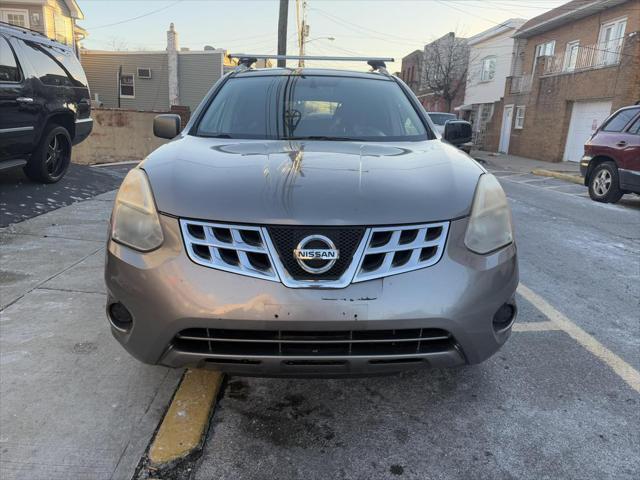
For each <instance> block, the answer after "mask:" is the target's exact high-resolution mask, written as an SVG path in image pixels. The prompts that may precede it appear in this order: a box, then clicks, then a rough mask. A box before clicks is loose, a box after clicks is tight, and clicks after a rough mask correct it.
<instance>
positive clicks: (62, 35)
mask: <svg viewBox="0 0 640 480" xmlns="http://www.w3.org/2000/svg"><path fill="white" fill-rule="evenodd" d="M53 30H54V32H55V36H56V40H57V41H58V42H60V43H64V44H65V45H69V44H70V43H71V19H69V18H68V17H65V16H64V15H58V14H57V13H54V15H53Z"/></svg>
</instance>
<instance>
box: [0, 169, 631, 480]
mask: <svg viewBox="0 0 640 480" xmlns="http://www.w3.org/2000/svg"><path fill="white" fill-rule="evenodd" d="M489 167H490V168H492V169H493V170H494V173H495V174H496V175H498V176H499V177H500V179H501V182H502V184H503V186H504V188H505V191H506V192H507V195H508V196H509V199H510V201H511V206H512V210H513V217H514V223H515V228H516V237H517V241H518V248H519V258H520V271H521V282H522V283H521V286H520V288H519V294H518V302H519V310H520V312H519V319H518V323H517V324H516V326H515V331H514V332H513V334H512V337H511V339H510V340H509V341H508V342H507V344H506V345H505V347H504V348H503V349H502V350H501V351H500V352H498V354H496V355H495V356H494V357H492V358H491V359H489V360H488V361H487V362H485V363H483V364H480V365H476V366H473V367H466V368H458V369H452V370H441V369H434V370H417V371H414V372H408V373H404V374H402V375H396V376H386V377H375V378H362V379H341V380H326V379H325V380H320V379H313V380H310V379H306V380H299V379H297V380H294V379H258V378H242V377H233V376H232V377H227V378H226V380H225V382H224V384H223V386H222V389H221V391H220V394H219V396H218V402H217V404H215V407H214V409H213V415H212V417H211V423H210V426H209V429H208V433H207V435H206V438H205V439H204V443H203V445H202V451H201V452H196V454H195V455H192V456H191V457H190V459H189V461H188V462H187V463H183V464H181V465H180V466H179V468H176V469H173V470H167V471H165V472H159V473H156V474H151V475H150V474H149V472H148V471H143V470H141V469H140V466H141V465H142V464H143V459H144V458H145V452H147V451H148V449H149V447H150V444H151V442H152V438H153V437H154V432H156V431H157V430H158V425H159V423H160V422H161V420H162V419H163V417H165V418H166V416H165V414H166V412H167V409H168V405H169V404H170V403H171V402H172V398H174V392H175V391H176V387H177V385H178V382H179V380H180V376H181V374H182V371H180V370H168V369H165V368H162V367H151V366H146V365H142V364H140V363H139V362H137V361H136V360H134V359H132V358H131V357H129V356H128V355H127V354H126V353H125V352H124V350H122V348H121V347H120V346H119V345H118V344H117V342H115V340H113V339H112V338H111V335H110V332H109V328H108V325H107V322H106V319H105V315H104V303H105V299H106V296H105V290H104V283H103V280H102V274H103V258H104V241H105V237H106V234H107V223H108V217H109V212H110V210H111V205H112V202H113V198H114V195H115V192H114V191H113V190H111V189H110V191H108V192H106V193H102V194H98V193H99V192H100V191H102V190H103V189H106V188H107V187H108V186H109V185H111V184H110V183H109V182H111V181H112V180H111V179H112V178H116V180H114V182H115V183H116V184H117V183H118V182H119V181H120V180H119V179H120V178H122V176H123V175H124V173H125V172H126V170H128V168H130V166H127V167H117V168H114V170H115V171H112V172H109V171H108V170H103V169H94V168H92V169H91V170H84V169H82V174H83V175H91V176H93V175H95V174H96V172H97V173H98V175H100V176H101V178H102V180H103V181H104V183H100V181H99V180H96V181H97V184H94V185H95V188H93V190H88V191H87V196H90V197H91V198H90V199H83V198H84V197H77V199H76V198H71V196H69V198H68V201H69V202H73V203H71V204H70V205H68V206H64V207H62V208H58V209H51V211H49V212H47V213H44V214H41V215H36V214H37V213H38V212H37V211H35V210H31V211H28V212H25V213H24V215H27V216H30V217H31V218H29V219H27V220H24V221H21V222H18V223H12V224H11V225H10V226H9V227H6V228H1V229H0V240H1V241H2V252H1V253H2V259H1V260H0V270H1V272H0V287H1V295H0V373H1V376H0V380H1V381H0V397H1V401H0V424H1V425H2V428H1V431H0V452H1V453H0V478H2V479H30V480H38V479H43V480H44V479H46V480H56V479H60V480H63V479H64V480H69V479H73V480H75V479H91V480H95V479H105V480H106V479H131V478H159V479H163V480H169V479H189V480H205V479H206V480H210V479H243V480H244V479H247V480H251V479H256V480H258V479H260V480H261V479H265V480H266V479H269V480H271V479H274V478H282V479H305V480H306V479H326V478H332V479H334V478H335V479H363V480H364V479H367V480H368V479H421V480H422V479H469V478H473V479H512V478H513V479H516V478H517V479H530V478H535V479H585V478H597V479H626V478H629V479H632V478H633V479H635V478H638V473H639V472H640V457H639V455H638V452H639V451H640V428H639V425H640V374H639V373H638V370H640V322H639V320H640V318H639V315H638V299H639V298H640V281H639V280H640V197H637V196H635V197H634V196H627V197H625V199H624V200H623V202H621V203H620V204H618V205H603V204H597V203H594V202H592V201H591V200H590V199H589V198H588V196H587V194H586V189H585V188H584V187H582V186H580V185H575V184H568V183H566V182H563V181H561V180H557V179H545V178H541V177H536V176H533V175H529V174H526V173H517V172H513V171H506V170H501V169H500V167H499V166H493V167H492V166H489ZM85 168H89V167H85ZM120 169H121V170H120ZM105 175H107V176H105ZM117 177H118V178H117ZM86 178H89V177H86ZM91 178H94V177H91ZM95 178H96V179H97V177H95ZM71 179H73V177H71ZM2 185H3V190H4V185H5V184H2ZM68 186H69V185H68ZM31 188H35V187H34V186H30V185H27V184H23V185H22V186H21V187H17V189H16V192H18V193H11V195H14V197H12V199H11V200H10V202H9V203H10V204H11V205H13V204H14V203H15V200H14V199H15V198H19V197H21V196H24V195H26V192H27V191H31V190H29V189H31ZM73 188H74V189H78V188H84V186H83V184H82V180H79V181H78V182H77V183H76V184H74V186H73ZM111 188H113V187H111ZM63 190H64V189H63ZM20 192H22V193H20ZM3 193H4V192H3ZM38 194H40V193H38ZM97 194H98V195H97ZM16 195H17V196H16ZM43 195H45V194H44V193H43ZM60 195H62V193H60ZM74 196H76V195H74ZM5 198H6V197H5ZM3 201H5V200H3ZM65 201H66V200H65ZM40 203H42V202H40ZM47 208H48V207H47ZM152 473H153V472H152Z"/></svg>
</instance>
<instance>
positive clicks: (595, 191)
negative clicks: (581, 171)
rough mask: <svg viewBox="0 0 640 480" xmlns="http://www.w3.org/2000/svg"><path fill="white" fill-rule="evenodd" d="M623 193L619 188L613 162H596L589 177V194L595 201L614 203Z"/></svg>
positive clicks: (616, 171) (615, 167)
mask: <svg viewBox="0 0 640 480" xmlns="http://www.w3.org/2000/svg"><path fill="white" fill-rule="evenodd" d="M623 194H624V193H623V192H622V190H620V180H619V178H618V167H617V166H616V164H615V163H613V162H603V163H600V164H598V165H597V166H596V167H595V168H594V169H593V172H592V173H591V175H590V177H589V196H590V197H591V199H592V200H595V201H596V202H603V203H616V202H617V201H618V200H620V199H621V198H622V195H623Z"/></svg>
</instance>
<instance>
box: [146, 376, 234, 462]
mask: <svg viewBox="0 0 640 480" xmlns="http://www.w3.org/2000/svg"><path fill="white" fill-rule="evenodd" d="M222 378H223V375H222V374H221V373H220V372H215V371H212V370H191V369H189V370H187V371H186V372H185V374H184V377H183V379H182V382H181V383H180V386H179V387H178V390H177V391H176V394H175V395H174V397H173V401H172V402H171V405H170V406H169V410H167V414H166V415H165V417H164V419H163V420H162V424H161V425H160V428H159V429H158V432H157V434H156V437H155V438H154V440H153V443H152V444H151V448H150V449H149V462H150V464H151V465H152V466H154V467H160V466H162V465H166V464H169V463H171V462H174V461H176V460H179V459H181V458H184V457H186V456H187V455H189V453H191V452H192V451H193V450H194V449H196V448H198V446H199V445H200V444H201V442H202V439H203V436H204V435H205V433H206V432H205V429H206V428H207V424H208V422H209V417H210V415H211V409H212V408H213V406H214V404H215V401H216V397H217V395H218V391H219V389H220V385H221V383H222Z"/></svg>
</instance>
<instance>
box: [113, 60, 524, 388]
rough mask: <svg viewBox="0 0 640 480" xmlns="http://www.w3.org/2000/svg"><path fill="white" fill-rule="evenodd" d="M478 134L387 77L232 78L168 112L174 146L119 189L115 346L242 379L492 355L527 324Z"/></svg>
mask: <svg viewBox="0 0 640 480" xmlns="http://www.w3.org/2000/svg"><path fill="white" fill-rule="evenodd" d="M249 61H251V59H248V60H247V62H249ZM464 123H466V122H464ZM465 130H466V129H465V128H462V124H460V125H456V123H455V122H449V123H448V124H447V128H446V129H445V135H444V136H443V137H442V138H440V137H439V136H438V135H436V133H435V132H434V131H433V127H432V123H431V122H430V121H429V120H428V118H427V116H426V114H425V112H424V109H422V108H421V107H420V104H419V102H418V99H417V98H416V97H415V95H414V94H413V93H412V92H411V91H410V90H409V89H408V88H407V87H406V86H405V85H404V84H403V83H402V82H401V81H399V80H398V79H396V77H393V76H391V75H388V74H386V73H384V72H376V71H372V72H367V73H363V72H351V71H338V70H325V69H319V68H314V69H299V68H291V69H285V68H274V69H257V70H254V69H250V68H247V69H245V70H239V71H236V72H233V73H230V74H229V75H227V76H225V77H223V78H222V79H221V80H220V81H219V82H218V83H217V84H216V85H215V86H214V87H213V89H212V91H211V93H210V94H209V95H208V96H207V97H206V98H205V99H204V100H203V103H202V105H201V106H200V107H199V108H198V110H197V113H196V114H195V115H193V116H192V117H191V119H190V120H189V123H187V125H186V126H185V128H184V129H182V128H181V125H180V117H178V116H177V115H160V116H158V117H157V118H156V119H155V122H154V133H155V134H156V135H157V136H159V137H161V138H168V139H174V140H173V141H171V142H169V143H167V144H165V145H163V146H162V147H160V148H159V149H157V150H156V151H155V152H153V153H151V154H150V155H149V156H148V157H147V158H146V159H145V160H144V161H143V162H142V163H141V164H140V165H139V167H138V168H135V169H133V170H131V172H129V174H128V175H127V177H126V178H125V180H124V182H123V184H122V186H121V187H120V190H119V192H118V194H117V196H116V199H115V204H114V210H113V214H112V217H111V233H110V236H109V240H108V245H107V259H106V265H105V280H106V285H107V290H108V298H107V305H106V310H107V316H108V319H109V322H110V324H111V329H112V333H113V335H114V336H115V338H116V339H117V340H118V341H119V342H120V343H121V344H122V345H123V346H124V348H126V349H127V350H128V351H129V352H130V353H131V354H132V355H134V356H135V357H136V358H138V359H140V360H142V361H144V362H147V363H151V364H162V365H167V366H171V367H183V366H186V365H195V366H200V367H205V366H208V367H210V368H214V369H218V370H223V371H228V372H233V373H236V374H247V375H301V376H304V375H311V376H314V375H349V374H370V373H383V372H394V371H398V370H404V369H408V368H415V367H420V366H437V367H444V366H455V365H464V364H474V363H479V362H482V361H484V360H486V359H487V358H488V357H490V356H491V355H493V354H494V353H495V352H496V351H497V350H498V349H500V347H502V345H503V344H504V343H505V342H506V341H507V339H508V337H509V335H510V333H511V327H512V325H513V323H514V321H515V318H516V313H517V307H516V303H515V302H516V300H515V296H514V294H515V289H516V286H517V285H518V263H517V249H516V246H515V243H514V238H513V231H512V226H511V212H510V209H509V205H508V202H507V199H506V196H505V194H504V192H503V190H502V188H501V186H500V184H499V182H498V180H497V179H496V178H495V177H494V176H493V175H491V174H490V173H488V172H487V171H486V170H485V169H484V168H482V166H480V165H479V164H478V163H476V162H474V161H473V160H472V159H471V158H469V157H468V156H467V155H464V154H462V153H461V152H460V151H459V150H458V149H457V148H455V146H454V145H455V144H456V143H457V141H458V140H459V138H461V137H462V135H463V134H465V135H466V133H465ZM449 134H450V135H451V136H450V137H449V136H448V135H449Z"/></svg>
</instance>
